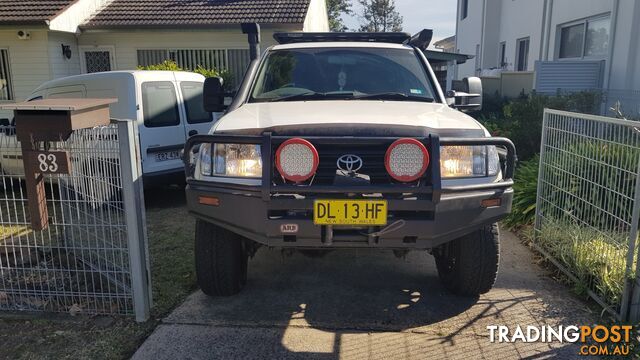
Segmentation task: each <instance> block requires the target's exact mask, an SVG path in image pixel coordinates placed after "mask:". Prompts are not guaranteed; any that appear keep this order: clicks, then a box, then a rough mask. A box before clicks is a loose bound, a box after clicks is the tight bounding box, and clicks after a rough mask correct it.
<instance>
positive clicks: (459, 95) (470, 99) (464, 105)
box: [447, 77, 482, 112]
mask: <svg viewBox="0 0 640 360" xmlns="http://www.w3.org/2000/svg"><path fill="white" fill-rule="evenodd" d="M447 98H452V99H453V103H452V104H451V107H453V108H456V109H459V110H461V111H464V112H468V111H478V110H482V80H480V78H478V77H468V78H464V79H462V81H456V82H454V84H453V89H452V90H449V91H447Z"/></svg>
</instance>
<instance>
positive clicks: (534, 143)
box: [478, 92, 600, 160]
mask: <svg viewBox="0 0 640 360" xmlns="http://www.w3.org/2000/svg"><path fill="white" fill-rule="evenodd" d="M489 99H490V101H489V103H490V104H491V107H492V108H493V109H494V110H491V109H487V111H482V112H481V113H479V115H478V120H479V121H480V122H481V123H482V124H484V125H485V126H486V127H487V129H488V130H489V131H490V132H491V134H492V135H493V136H505V137H508V138H510V139H511V140H512V141H513V142H514V143H515V145H516V149H517V151H518V158H519V159H520V160H527V159H530V158H531V157H532V156H533V155H535V154H536V153H538V152H539V151H540V139H541V134H542V116H543V113H544V109H545V108H550V109H556V110H566V111H575V112H581V113H588V114H593V113H596V112H598V111H599V106H600V94H598V93H594V92H579V93H574V94H569V95H557V96H547V95H540V94H536V93H535V92H534V93H532V94H530V95H528V96H524V95H523V96H521V97H519V98H516V99H511V100H504V101H503V104H504V105H503V107H502V111H496V110H495V107H496V105H495V103H496V102H498V103H499V101H498V100H497V99H495V98H493V99H492V98H490V97H489Z"/></svg>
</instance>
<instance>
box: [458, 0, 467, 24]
mask: <svg viewBox="0 0 640 360" xmlns="http://www.w3.org/2000/svg"><path fill="white" fill-rule="evenodd" d="M467 17H469V0H461V1H460V20H464V19H466V18H467Z"/></svg>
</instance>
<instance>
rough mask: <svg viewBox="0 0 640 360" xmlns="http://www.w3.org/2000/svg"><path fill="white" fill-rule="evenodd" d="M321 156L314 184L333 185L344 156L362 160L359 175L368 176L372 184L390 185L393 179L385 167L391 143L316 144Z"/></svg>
mask: <svg viewBox="0 0 640 360" xmlns="http://www.w3.org/2000/svg"><path fill="white" fill-rule="evenodd" d="M314 145H315V147H316V149H317V150H318V154H319V155H320V164H319V165H318V171H317V173H316V177H315V179H314V184H319V185H331V184H333V181H334V178H335V176H336V170H338V167H337V165H336V163H337V161H338V158H340V157H341V156H342V155H347V154H352V155H357V156H359V157H360V158H361V159H362V168H361V169H360V170H359V171H358V174H362V175H368V176H369V178H370V181H371V184H389V183H390V182H391V178H390V177H389V175H388V174H387V170H386V169H385V167H384V155H385V153H386V152H387V148H388V147H389V145H391V143H381V144H379V145H377V144H376V145H370V144H340V145H333V144H331V145H328V144H314Z"/></svg>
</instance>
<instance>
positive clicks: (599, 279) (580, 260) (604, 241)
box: [537, 222, 635, 304]
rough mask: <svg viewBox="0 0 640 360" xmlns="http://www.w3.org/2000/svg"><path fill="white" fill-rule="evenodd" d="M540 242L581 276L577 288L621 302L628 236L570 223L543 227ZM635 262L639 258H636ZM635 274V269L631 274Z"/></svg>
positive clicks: (607, 300)
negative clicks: (589, 290)
mask: <svg viewBox="0 0 640 360" xmlns="http://www.w3.org/2000/svg"><path fill="white" fill-rule="evenodd" d="M538 235H539V236H538V240H537V244H538V245H539V246H540V247H542V248H543V249H545V250H546V251H547V252H548V253H549V255H551V256H552V257H553V258H555V259H556V260H558V261H559V262H560V263H561V264H562V265H564V266H565V267H566V268H567V270H569V271H570V272H571V273H572V274H573V275H575V276H576V278H577V279H578V283H577V284H575V285H576V287H575V288H576V289H577V290H583V291H584V289H591V290H592V291H594V292H595V293H596V294H598V295H600V296H601V297H602V298H603V300H605V301H606V302H607V303H609V304H618V302H619V300H620V297H621V295H622V291H623V289H624V284H625V268H626V258H627V251H628V245H627V239H626V238H625V236H624V235H622V234H616V233H603V232H598V231H595V230H593V229H591V228H587V227H584V226H579V225H577V224H575V223H570V222H549V223H546V224H544V225H543V226H542V229H541V231H540V233H539V234H538ZM634 264H635V261H634ZM634 273H635V269H632V271H631V274H634Z"/></svg>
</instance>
